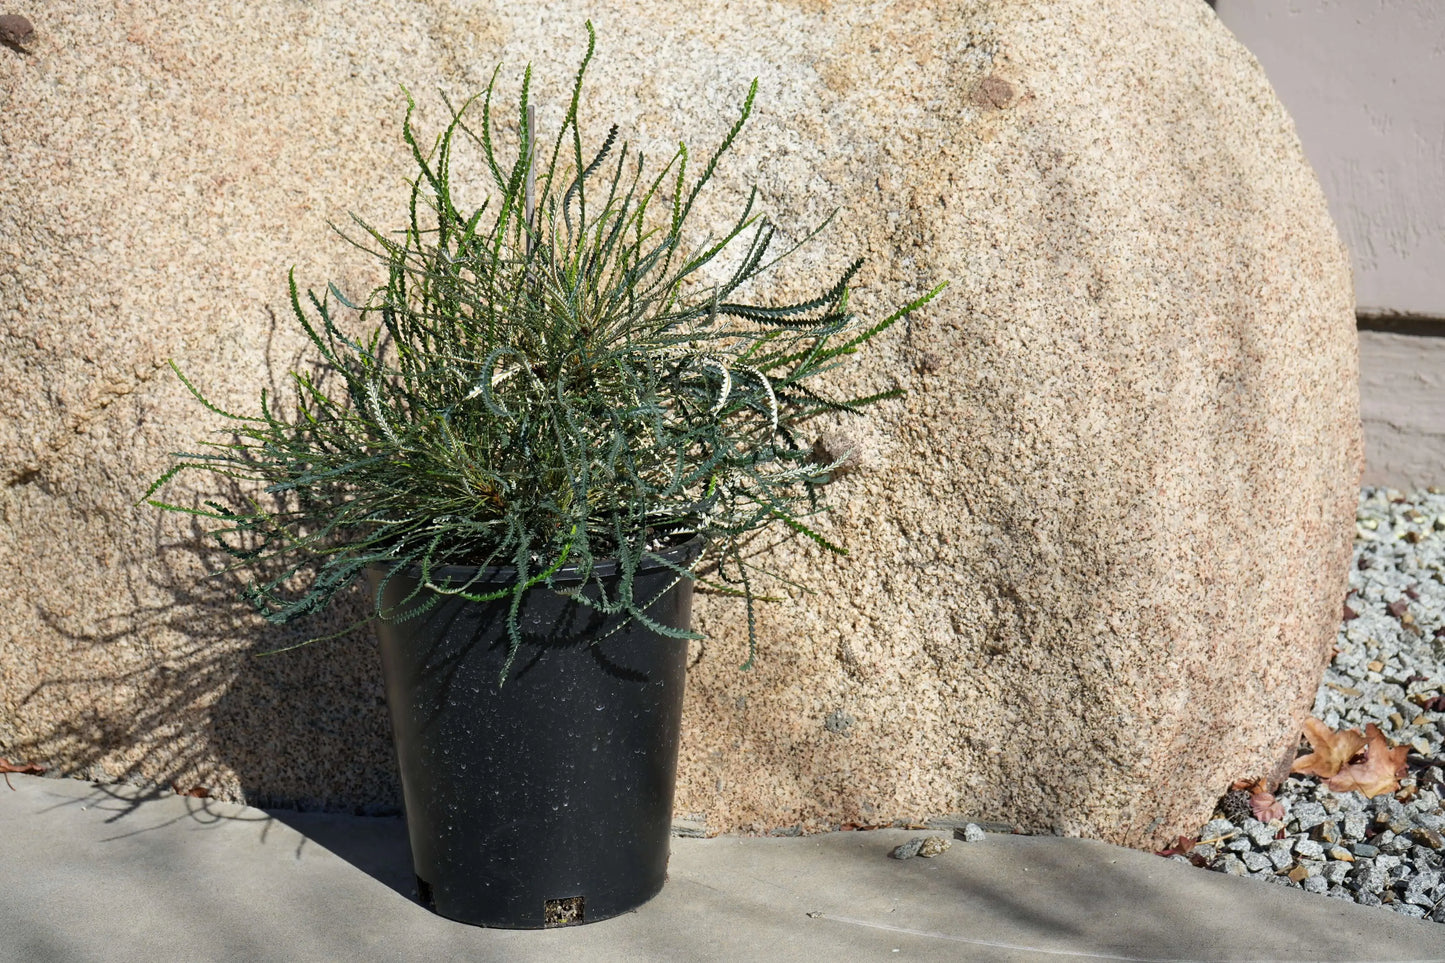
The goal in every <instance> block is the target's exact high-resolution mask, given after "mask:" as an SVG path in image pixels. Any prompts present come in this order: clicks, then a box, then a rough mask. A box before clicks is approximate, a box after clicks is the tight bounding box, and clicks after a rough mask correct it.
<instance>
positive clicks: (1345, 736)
mask: <svg viewBox="0 0 1445 963" xmlns="http://www.w3.org/2000/svg"><path fill="white" fill-rule="evenodd" d="M1304 728H1305V738H1306V739H1308V740H1309V743H1310V746H1311V747H1312V748H1313V749H1314V752H1312V753H1310V754H1309V755H1307V756H1300V757H1299V758H1298V759H1296V760H1295V761H1294V766H1293V767H1292V768H1291V769H1290V772H1298V773H1302V774H1304V775H1307V776H1319V777H1320V778H1321V779H1329V778H1330V777H1332V776H1334V775H1335V774H1336V773H1338V772H1339V771H1340V770H1341V769H1342V768H1344V766H1345V764H1346V763H1348V762H1349V761H1350V759H1351V758H1352V757H1353V756H1354V755H1355V753H1357V752H1359V751H1360V750H1361V749H1363V748H1365V737H1364V736H1362V735H1360V731H1359V730H1358V729H1346V730H1345V731H1344V732H1335V731H1334V730H1332V729H1331V728H1330V727H1329V726H1327V725H1325V724H1324V723H1323V722H1321V721H1320V720H1318V719H1316V718H1314V717H1313V716H1312V717H1310V718H1308V719H1306V720H1305V727H1304Z"/></svg>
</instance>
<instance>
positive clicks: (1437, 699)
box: [1410, 692, 1445, 712]
mask: <svg viewBox="0 0 1445 963" xmlns="http://www.w3.org/2000/svg"><path fill="white" fill-rule="evenodd" d="M1410 701H1411V702H1413V703H1415V705H1417V706H1419V707H1420V708H1422V709H1424V710H1425V711H1426V712H1445V695H1441V694H1440V693H1438V692H1437V693H1436V694H1435V695H1423V694H1422V695H1413V696H1411V697H1410Z"/></svg>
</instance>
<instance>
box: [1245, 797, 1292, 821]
mask: <svg viewBox="0 0 1445 963" xmlns="http://www.w3.org/2000/svg"><path fill="white" fill-rule="evenodd" d="M1249 809H1250V811H1251V812H1253V813H1254V818H1255V819H1258V820H1259V821H1260V822H1262V823H1272V822H1274V821H1275V820H1276V819H1283V818H1284V803H1282V802H1280V801H1279V800H1278V799H1275V798H1274V795H1273V794H1272V793H1267V792H1256V793H1251V794H1250V797H1249Z"/></svg>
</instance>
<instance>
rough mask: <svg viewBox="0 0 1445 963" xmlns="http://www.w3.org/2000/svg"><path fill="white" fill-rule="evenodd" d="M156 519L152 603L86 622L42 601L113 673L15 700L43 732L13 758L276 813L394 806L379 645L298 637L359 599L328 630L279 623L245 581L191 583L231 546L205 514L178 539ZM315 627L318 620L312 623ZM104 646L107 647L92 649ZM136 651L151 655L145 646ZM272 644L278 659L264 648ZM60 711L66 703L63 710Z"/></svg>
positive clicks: (355, 597)
mask: <svg viewBox="0 0 1445 963" xmlns="http://www.w3.org/2000/svg"><path fill="white" fill-rule="evenodd" d="M166 527H167V526H165V525H164V520H163V519H160V518H158V519H156V521H155V524H154V528H153V534H154V543H155V551H154V555H153V558H154V559H155V561H154V563H153V566H152V567H151V569H150V571H149V572H147V573H145V574H144V575H134V574H133V575H132V577H133V578H144V579H146V580H148V581H149V582H150V583H151V584H150V591H149V592H147V593H146V594H148V595H150V596H152V597H153V596H154V595H155V594H156V592H155V590H156V589H159V590H160V591H161V594H163V596H165V597H168V599H169V601H167V602H166V603H164V604H162V605H154V604H150V605H147V604H143V603H141V602H140V601H139V600H138V596H139V594H140V593H138V592H135V591H134V590H132V592H131V594H132V596H133V599H134V604H133V605H132V607H131V608H130V610H129V611H125V612H122V613H120V614H117V615H114V616H111V617H109V618H105V619H101V620H97V621H98V622H99V623H100V624H99V627H98V628H97V629H96V630H94V631H78V630H77V629H75V628H74V627H73V626H71V625H70V624H68V623H69V621H70V620H68V619H66V618H63V617H61V616H59V615H57V614H56V613H54V612H51V611H47V610H44V609H42V610H41V611H40V617H41V619H42V620H43V622H44V624H46V625H47V626H48V627H49V629H50V630H51V631H52V632H53V633H54V634H55V635H56V636H57V637H59V638H62V639H67V640H69V641H70V642H71V644H72V645H73V646H74V647H75V648H76V649H77V650H78V651H86V652H88V655H89V656H90V657H87V658H83V659H81V660H77V661H81V662H83V663H85V664H87V665H90V666H94V665H95V664H96V663H97V662H100V663H105V664H109V665H113V666H114V668H113V669H106V670H95V669H91V670H89V671H88V672H84V673H77V674H74V675H54V676H51V677H50V678H47V679H45V680H44V681H42V682H41V683H39V684H38V685H36V686H35V687H34V688H33V689H32V690H31V691H29V692H27V693H26V694H25V695H24V696H23V697H22V698H21V699H20V700H19V705H20V707H21V710H22V712H23V711H24V708H25V707H26V706H29V705H32V704H34V705H36V706H41V707H45V708H44V710H38V711H47V712H51V713H54V714H56V715H58V716H59V718H54V719H49V720H46V723H45V725H44V730H45V731H44V734H43V735H41V736H37V737H34V738H32V739H29V740H24V741H19V742H16V743H14V744H12V745H10V746H9V747H7V749H6V753H7V755H10V756H13V757H17V758H22V759H36V760H64V762H63V763H62V764H61V765H59V766H57V767H55V769H54V770H52V771H56V772H58V773H59V774H63V775H73V776H88V777H90V778H93V779H95V780H96V781H99V782H104V781H122V782H128V783H132V784H135V785H138V786H140V787H142V788H154V789H161V788H164V787H166V786H169V787H170V788H173V789H175V790H176V791H177V792H183V793H193V794H197V795H212V796H215V797H217V798H220V799H226V800H230V801H236V802H244V803H247V804H249V805H252V806H258V807H263V808H270V809H282V808H291V809H297V810H303V811H305V810H313V811H334V812H349V813H355V814H371V815H380V814H396V813H399V812H400V807H401V791H400V782H399V779H398V777H397V773H396V765H395V762H394V760H393V755H392V748H391V737H390V725H389V722H388V719H387V714H386V706H385V698H384V695H383V689H382V683H381V670H380V664H379V660H378V657H377V653H376V645H375V641H374V638H373V636H372V634H371V630H370V628H369V627H366V626H362V627H359V628H355V629H353V630H351V631H348V632H345V633H344V634H343V635H341V636H339V637H337V638H334V639H329V640H327V641H322V642H317V643H314V644H312V645H305V646H301V647H299V648H296V649H294V650H292V651H288V652H275V651H274V650H277V649H283V648H286V647H288V646H294V645H296V644H297V643H299V642H302V641H304V640H305V639H307V638H310V637H313V636H323V635H327V634H329V633H332V632H336V631H338V630H341V629H343V628H345V627H346V626H349V625H352V624H353V623H356V622H358V621H360V619H361V616H362V613H363V611H364V610H363V603H364V598H363V594H362V593H361V592H360V591H353V592H352V593H350V594H349V595H348V596H347V597H346V598H345V599H344V600H339V601H340V604H338V605H337V606H336V607H335V609H334V610H333V611H332V612H331V613H329V614H328V617H327V618H326V619H325V621H324V624H313V625H309V626H304V627H302V628H299V629H298V628H295V627H287V628H278V627H275V626H271V625H268V624H266V623H265V622H263V621H262V620H261V619H260V618H258V617H257V616H255V615H254V614H253V613H252V612H251V610H250V609H249V607H248V606H247V605H246V604H245V603H244V602H243V601H241V600H240V599H239V598H238V597H237V596H238V590H239V588H240V585H241V579H240V578H239V577H238V576H234V575H230V574H223V575H219V576H216V577H213V578H197V577H196V575H195V574H193V573H194V572H196V571H197V570H204V571H211V572H214V571H217V570H219V569H221V568H222V567H224V565H225V562H226V561H227V558H226V556H225V554H224V553H223V552H222V551H221V550H220V549H219V548H218V547H217V546H215V545H214V543H213V542H211V540H210V539H208V538H207V537H206V536H205V533H204V532H203V531H202V530H201V529H200V527H199V525H198V524H195V523H194V522H193V524H192V525H191V526H190V527H191V529H192V530H191V531H190V532H188V533H187V534H186V535H184V536H183V537H181V538H180V539H177V540H172V538H173V535H168V534H167V533H166V532H165V528H166ZM318 621H319V620H318ZM103 648H104V649H111V650H112V653H107V654H105V655H101V654H98V653H96V652H95V651H94V650H97V649H103ZM142 653H143V654H142ZM266 653H274V654H266ZM54 706H63V707H65V708H63V709H61V711H60V712H58V713H55V709H54V708H52V707H54Z"/></svg>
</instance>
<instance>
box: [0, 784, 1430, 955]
mask: <svg viewBox="0 0 1445 963" xmlns="http://www.w3.org/2000/svg"><path fill="white" fill-rule="evenodd" d="M10 778H11V782H12V783H13V784H14V786H15V790H14V792H11V791H8V790H6V789H4V788H3V787H0V867H3V869H0V878H3V886H0V959H4V960H16V961H24V963H50V961H57V963H58V961H65V963H72V961H89V960H96V961H101V960H104V961H115V960H157V961H166V960H185V961H201V960H221V961H230V960H237V961H240V960H246V961H252V960H285V961H310V960H318V961H319V960H325V961H335V960H346V961H351V963H358V961H368V960H453V959H467V960H508V961H512V960H516V961H531V960H539V961H540V960H549V961H551V960H558V959H566V960H581V961H602V963H606V961H614V960H616V961H622V960H627V961H637V960H779V961H790V960H808V961H814V960H819V959H823V960H828V959H834V960H873V959H886V960H903V959H921V960H1005V961H1014V960H1017V961H1032V960H1057V959H1064V958H1074V959H1085V960H1087V959H1095V960H1199V961H1205V960H1275V961H1286V960H1288V961H1304V960H1312V961H1313V960H1340V961H1343V960H1379V961H1385V960H1391V961H1403V960H1422V961H1423V960H1445V926H1442V925H1441V924H1438V923H1427V922H1421V921H1416V920H1410V919H1406V918H1404V917H1400V916H1397V915H1395V914H1393V913H1390V912H1388V911H1384V910H1372V909H1367V908H1364V907H1359V906H1356V905H1354V904H1352V903H1346V902H1343V901H1340V900H1333V899H1329V898H1326V897H1320V896H1311V895H1309V894H1306V893H1302V892H1300V891H1298V890H1294V889H1290V888H1286V887H1282V886H1273V885H1270V884H1268V883H1262V882H1257V881H1251V880H1242V879H1235V878H1232V877H1227V876H1223V875H1220V874H1216V873H1209V872H1205V871H1202V870H1197V869H1194V868H1193V867H1190V866H1187V865H1184V864H1180V863H1175V862H1170V861H1168V860H1164V859H1160V858H1158V857H1156V856H1152V855H1149V854H1147V853H1140V852H1134V851H1132V850H1124V849H1118V848H1116V847H1112V846H1108V845H1106V844H1103V843H1097V842H1093V841H1089V840H1079V839H1057V838H1046V837H1025V836H1002V835H996V836H989V837H988V838H987V839H986V840H984V841H982V842H978V843H964V842H962V841H955V842H954V843H953V846H952V848H951V849H950V850H949V851H947V852H945V853H944V854H942V855H941V856H939V857H937V858H935V859H911V860H907V861H899V860H893V859H889V858H888V857H887V854H888V852H889V851H890V850H891V849H892V848H893V847H894V846H896V845H898V844H899V843H900V842H903V841H904V840H906V839H908V838H910V837H911V836H913V835H917V834H915V833H910V832H906V831H900V830H889V831H879V832H869V833H833V834H829V835H824V836H812V837H803V838H796V839H752V838H739V837H720V838H717V839H675V840H674V841H673V855H672V861H671V867H670V880H669V882H668V884H667V886H666V888H665V889H664V890H663V892H662V895H660V896H659V897H658V898H657V899H655V900H653V901H652V902H651V903H649V904H647V905H646V906H644V907H643V908H642V909H641V910H639V911H638V912H635V913H630V914H627V915H625V916H622V917H618V918H616V919H612V920H607V921H603V922H600V923H593V924H588V925H585V926H579V927H575V928H567V929H557V930H546V931H536V932H512V931H503V930H483V929H477V928H474V927H469V926H464V925H462V924H459V923H453V922H451V921H448V920H445V919H441V918H439V917H437V916H434V915H432V914H431V913H429V912H428V911H426V910H425V909H423V908H422V907H421V906H419V905H417V904H416V902H415V901H414V900H413V899H412V898H411V896H410V894H411V889H412V886H411V871H410V857H409V853H408V850H407V843H406V834H405V829H404V826H403V825H402V823H401V821H400V820H397V819H376V818H364V817H350V816H337V815H326V814H306V813H283V812H275V813H267V812H263V811H261V810H256V809H250V808H247V807H244V806H235V805H230V804H220V803H214V802H210V801H207V800H200V799H192V798H188V797H179V796H166V797H160V798H154V797H152V798H140V797H137V796H136V795H135V794H134V793H133V792H130V791H128V790H125V789H124V788H123V787H115V786H95V785H92V784H89V783H83V782H78V781H72V780H59V779H42V778H37V777H30V776H11V777H10Z"/></svg>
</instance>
